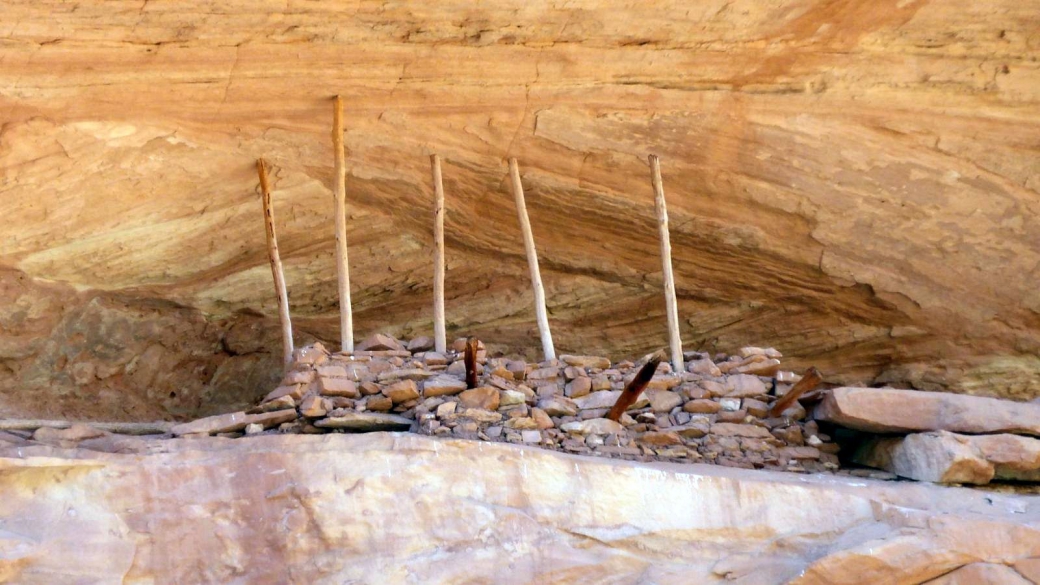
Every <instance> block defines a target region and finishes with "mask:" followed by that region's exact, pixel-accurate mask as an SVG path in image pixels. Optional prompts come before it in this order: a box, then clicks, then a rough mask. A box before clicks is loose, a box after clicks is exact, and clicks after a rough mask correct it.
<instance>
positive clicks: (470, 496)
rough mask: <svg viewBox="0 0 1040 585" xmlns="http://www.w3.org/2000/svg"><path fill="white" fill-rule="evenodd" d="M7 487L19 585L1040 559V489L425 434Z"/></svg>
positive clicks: (939, 569)
mask: <svg viewBox="0 0 1040 585" xmlns="http://www.w3.org/2000/svg"><path fill="white" fill-rule="evenodd" d="M0 490H2V492H3V494H4V497H3V498H2V499H0V511H2V514H0V515H2V517H3V524H2V527H0V548H2V550H0V552H2V554H0V577H2V578H3V579H4V580H5V581H11V582H19V583H48V584H50V583H71V582H89V583H174V582H176V583H231V582H239V583H245V582H248V583H285V582H292V583H342V582H351V583H397V582H424V583H429V582H444V583H472V582H494V583H557V582H559V583H563V582H577V581H580V582H583V583H631V582H654V583H722V582H727V583H743V584H751V583H755V584H768V583H786V582H791V583H799V584H817V583H818V584H823V583H830V584H833V583H849V584H852V583H870V584H871V585H884V584H890V583H891V584H896V583H900V584H902V583H921V582H924V581H927V580H929V579H933V578H938V577H941V576H943V575H946V574H948V573H951V572H953V571H956V570H957V569H959V568H961V567H965V566H969V567H971V566H972V565H973V564H976V563H989V564H996V565H1000V567H997V569H1000V570H1004V567H1005V566H1006V567H1008V568H1010V567H1015V568H1016V569H1013V571H1012V572H1013V573H1017V574H1020V575H1030V574H1031V573H1032V569H1033V568H1035V566H1036V563H1037V560H1040V498H1037V497H1035V496H1011V495H1003V494H997V493H984V492H977V491H969V490H965V489H958V488H939V487H936V486H928V485H920V484H906V483H892V482H877V481H873V480H853V479H850V478H838V477H831V476H795V475H792V474H779V473H769V472H755V471H748V470H738V469H726V468H720V467H710V466H702V465H695V466H677V465H669V464H636V463H629V462H621V461H605V460H601V459H590V458H584V457H579V456H571V455H563V454H557V453H551V452H547V451H544V450H539V449H529V448H523V447H515V446H505V445H495V444H487V443H479V442H472V441H456V440H439V439H433V438H428V437H420V436H417V435H411V434H391V433H373V434H367V435H326V436H320V437H319V436H265V437H253V438H246V439H237V440H231V439H219V438H206V439H175V440H160V441H154V442H152V443H151V447H150V448H149V449H146V451H145V453H143V454H133V455H116V454H109V453H99V452H95V451H88V450H86V449H77V450H61V449H57V448H50V447H38V446H37V447H8V448H5V449H3V450H2V451H0ZM1019 568H1020V569H1019ZM976 570H977V569H976V568H974V567H972V568H970V569H965V570H964V571H965V573H966V574H972V572H973V571H976ZM1005 572H1006V571H1005ZM954 582H961V581H954Z"/></svg>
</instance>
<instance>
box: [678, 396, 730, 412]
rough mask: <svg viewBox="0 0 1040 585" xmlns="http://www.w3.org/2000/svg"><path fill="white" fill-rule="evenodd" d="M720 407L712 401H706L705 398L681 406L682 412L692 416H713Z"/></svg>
mask: <svg viewBox="0 0 1040 585" xmlns="http://www.w3.org/2000/svg"><path fill="white" fill-rule="evenodd" d="M720 408H721V407H720V405H719V403H718V402H715V401H714V400H708V399H706V398H700V399H696V400H691V401H689V402H687V403H686V404H684V405H683V411H684V412H689V413H694V414H698V413H699V414H715V413H716V412H718V411H719V409H720Z"/></svg>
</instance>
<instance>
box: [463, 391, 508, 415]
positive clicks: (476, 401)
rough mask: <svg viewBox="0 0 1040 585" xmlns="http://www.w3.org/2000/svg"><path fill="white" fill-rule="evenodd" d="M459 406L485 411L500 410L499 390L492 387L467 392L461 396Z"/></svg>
mask: <svg viewBox="0 0 1040 585" xmlns="http://www.w3.org/2000/svg"><path fill="white" fill-rule="evenodd" d="M459 405H460V406H463V407H465V408H483V409H485V410H498V405H499V396H498V390H496V389H494V388H491V387H490V386H483V387H480V388H474V389H472V390H466V391H465V392H463V393H461V394H459Z"/></svg>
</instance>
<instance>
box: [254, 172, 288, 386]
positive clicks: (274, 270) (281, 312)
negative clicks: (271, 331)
mask: <svg viewBox="0 0 1040 585" xmlns="http://www.w3.org/2000/svg"><path fill="white" fill-rule="evenodd" d="M256 174H257V175H259V176H260V194H261V200H262V201H263V205H264V228H265V231H266V232H267V256H268V258H269V259H270V260H271V275H272V276H274V290H275V294H276V295H277V296H278V321H279V322H280V323H281V325H282V361H283V362H284V363H285V367H286V368H288V367H289V365H290V364H292V355H293V338H292V322H291V321H290V320H289V295H288V293H286V292H285V275H284V274H282V258H281V256H280V255H279V254H278V238H277V236H276V235H275V232H274V207H273V206H272V205H271V187H270V185H268V183H267V163H265V162H264V159H262V158H258V159H256Z"/></svg>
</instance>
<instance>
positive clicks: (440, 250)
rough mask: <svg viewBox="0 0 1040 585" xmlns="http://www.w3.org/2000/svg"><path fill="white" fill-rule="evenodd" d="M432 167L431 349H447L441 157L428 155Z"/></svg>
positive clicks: (441, 350) (442, 350)
mask: <svg viewBox="0 0 1040 585" xmlns="http://www.w3.org/2000/svg"><path fill="white" fill-rule="evenodd" d="M430 166H431V167H432V168H433V194H434V206H433V241H434V252H433V349H434V350H436V351H438V352H440V353H444V352H445V351H447V350H448V340H447V334H446V333H445V327H444V183H443V181H442V177H441V157H439V156H437V155H436V154H434V155H432V156H430Z"/></svg>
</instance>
